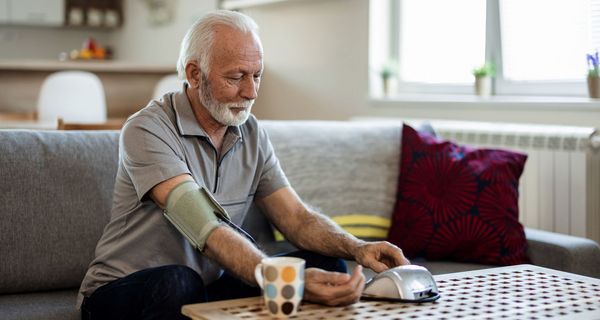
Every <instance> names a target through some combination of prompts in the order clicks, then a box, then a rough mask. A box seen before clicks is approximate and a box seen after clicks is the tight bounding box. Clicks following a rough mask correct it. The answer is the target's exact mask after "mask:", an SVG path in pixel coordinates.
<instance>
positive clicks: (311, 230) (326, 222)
mask: <svg viewBox="0 0 600 320" xmlns="http://www.w3.org/2000/svg"><path fill="white" fill-rule="evenodd" d="M297 221H298V223H297V225H296V227H292V229H293V230H295V232H288V234H289V236H288V240H290V241H291V242H292V243H294V244H295V245H297V246H298V247H301V248H303V249H306V250H311V251H315V252H319V253H321V254H326V255H330V256H336V257H340V258H345V259H354V258H355V257H354V254H355V252H356V249H357V248H358V247H359V246H361V245H363V244H364V243H365V242H364V241H362V240H360V239H357V238H356V237H354V236H353V235H351V234H349V233H348V232H346V231H344V230H343V229H342V228H340V226H338V225H337V224H336V223H335V222H334V221H332V220H331V219H329V217H327V216H325V215H322V214H320V213H317V212H311V211H305V212H303V213H302V214H301V215H300V217H299V219H297Z"/></svg>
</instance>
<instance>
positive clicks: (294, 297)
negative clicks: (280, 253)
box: [254, 257, 306, 318]
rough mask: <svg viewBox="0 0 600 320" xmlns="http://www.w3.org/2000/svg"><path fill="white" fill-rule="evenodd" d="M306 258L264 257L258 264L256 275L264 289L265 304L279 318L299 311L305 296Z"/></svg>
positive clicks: (255, 270)
mask: <svg viewBox="0 0 600 320" xmlns="http://www.w3.org/2000/svg"><path fill="white" fill-rule="evenodd" d="M305 264H306V262H305V261H304V259H300V258H293V257H272V258H264V259H262V261H261V262H260V263H259V264H258V265H256V268H255V269H254V277H255V278H256V281H257V282H258V285H260V287H261V289H263V296H264V298H265V306H266V307H267V310H268V311H269V313H270V314H271V315H272V316H274V317H277V318H287V317H290V316H293V315H294V314H296V312H298V307H299V306H300V302H301V301H302V297H303V296H304V267H305Z"/></svg>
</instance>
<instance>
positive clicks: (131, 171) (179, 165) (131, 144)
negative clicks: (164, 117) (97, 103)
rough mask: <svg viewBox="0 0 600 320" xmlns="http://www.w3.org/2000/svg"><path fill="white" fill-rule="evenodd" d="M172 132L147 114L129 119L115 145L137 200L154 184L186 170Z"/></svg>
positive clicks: (179, 143) (180, 148)
mask: <svg viewBox="0 0 600 320" xmlns="http://www.w3.org/2000/svg"><path fill="white" fill-rule="evenodd" d="M178 138H179V137H178V135H177V133H176V132H175V130H172V129H171V128H169V126H168V124H167V123H160V122H159V120H157V119H154V118H152V117H150V116H147V115H138V116H136V117H135V118H132V119H130V120H129V121H128V122H127V123H126V124H125V126H124V127H123V130H122V131H121V139H120V143H119V148H120V157H121V162H122V164H123V167H124V169H125V171H126V172H127V174H128V175H129V177H130V179H131V182H132V183H133V187H134V188H135V191H136V193H137V196H138V199H139V200H140V201H141V200H142V199H143V198H144V196H145V195H146V193H148V191H150V190H151V189H152V188H153V187H154V186H156V185H157V184H159V183H161V182H163V181H165V180H168V179H170V178H173V177H175V176H178V175H182V174H189V173H190V170H189V168H188V166H187V164H186V162H185V158H184V153H183V147H182V145H181V142H180V141H179V139H178Z"/></svg>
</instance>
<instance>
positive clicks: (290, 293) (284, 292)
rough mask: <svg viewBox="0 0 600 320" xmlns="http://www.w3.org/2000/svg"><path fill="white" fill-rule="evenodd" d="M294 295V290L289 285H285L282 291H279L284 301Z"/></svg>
mask: <svg viewBox="0 0 600 320" xmlns="http://www.w3.org/2000/svg"><path fill="white" fill-rule="evenodd" d="M294 293H296V290H294V287H293V286H290V285H286V286H284V287H283V289H281V295H282V296H283V297H284V298H286V299H291V298H293V297H294Z"/></svg>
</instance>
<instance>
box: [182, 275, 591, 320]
mask: <svg viewBox="0 0 600 320" xmlns="http://www.w3.org/2000/svg"><path fill="white" fill-rule="evenodd" d="M599 267H600V266H599ZM434 278H435V280H436V281H437V284H438V288H439V290H440V294H441V298H440V299H439V300H437V301H436V302H433V303H423V304H408V303H398V302H387V301H372V300H361V301H359V302H358V303H356V304H354V305H352V306H347V307H325V306H321V305H317V304H313V303H308V302H304V303H303V304H302V306H301V309H300V311H299V313H298V314H297V315H296V316H295V317H293V318H298V319H334V318H343V319H422V318H426V319H499V318H509V319H548V318H552V319H577V320H583V319H600V279H596V278H590V277H584V276H580V275H576V274H572V273H568V272H562V271H557V270H553V269H548V268H543V267H538V266H533V265H527V264H523V265H517V266H510V267H499V268H491V269H483V270H477V271H468V272H459V273H449V274H443V275H437V276H434ZM182 313H183V314H184V315H186V316H188V317H190V318H192V319H270V317H269V315H268V313H267V310H266V309H265V308H264V304H263V301H262V297H253V298H244V299H236V300H226V301H218V302H209V303H199V304H192V305H186V306H183V308H182Z"/></svg>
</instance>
